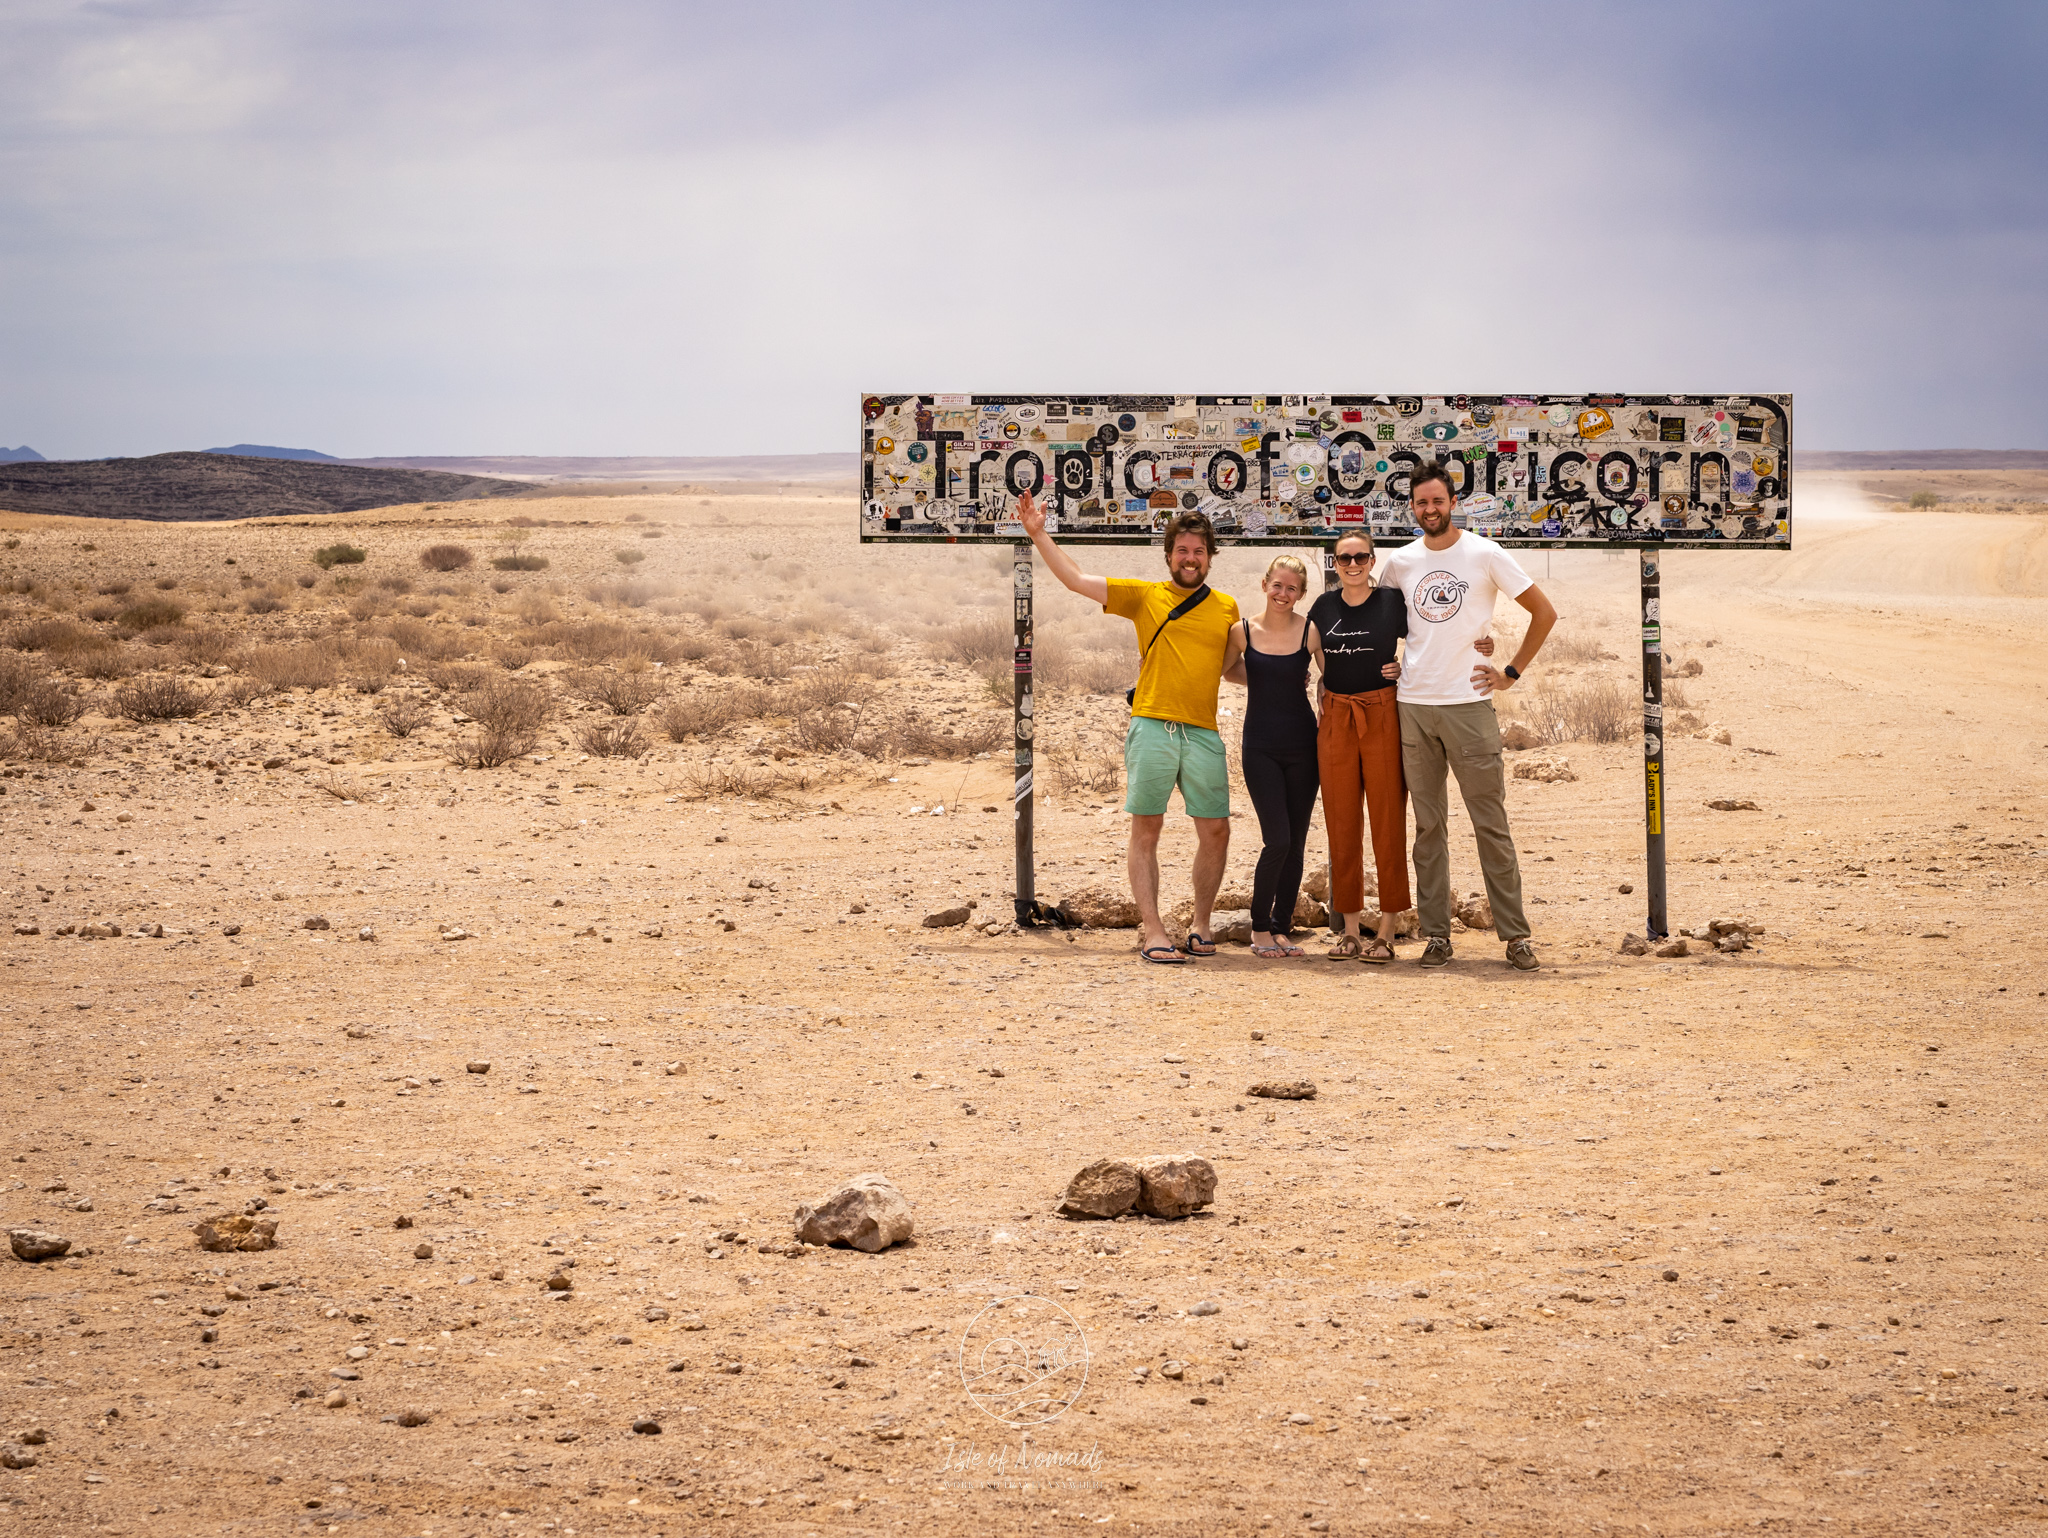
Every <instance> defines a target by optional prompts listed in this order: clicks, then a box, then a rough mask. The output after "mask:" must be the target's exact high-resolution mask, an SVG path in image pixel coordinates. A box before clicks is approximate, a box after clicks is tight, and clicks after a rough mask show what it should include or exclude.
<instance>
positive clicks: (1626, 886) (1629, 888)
mask: <svg viewBox="0 0 2048 1538" xmlns="http://www.w3.org/2000/svg"><path fill="white" fill-rule="evenodd" d="M1614 890H1615V891H1617V892H1619V893H1621V895H1622V896H1623V897H1626V896H1628V895H1629V893H1631V892H1633V891H1634V890H1635V886H1634V884H1633V883H1631V882H1627V881H1624V882H1622V884H1621V885H1620V886H1618V887H1616V888H1615V889H1614Z"/></svg>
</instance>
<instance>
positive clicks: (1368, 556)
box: [1337, 550, 1372, 566]
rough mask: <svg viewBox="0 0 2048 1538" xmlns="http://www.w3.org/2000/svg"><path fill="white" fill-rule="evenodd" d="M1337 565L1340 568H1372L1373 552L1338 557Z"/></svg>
mask: <svg viewBox="0 0 2048 1538" xmlns="http://www.w3.org/2000/svg"><path fill="white" fill-rule="evenodd" d="M1337 564H1338V565H1339V566H1370V565H1371V564H1372V552H1371V551H1370V550H1368V551H1366V553H1365V554H1363V555H1340V556H1338V557H1337Z"/></svg>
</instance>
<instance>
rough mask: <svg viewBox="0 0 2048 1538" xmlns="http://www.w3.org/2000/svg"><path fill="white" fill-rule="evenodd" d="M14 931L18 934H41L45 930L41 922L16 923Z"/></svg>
mask: <svg viewBox="0 0 2048 1538" xmlns="http://www.w3.org/2000/svg"><path fill="white" fill-rule="evenodd" d="M14 932H15V933H16V934H18V935H39V934H41V933H42V932H43V930H42V926H41V925H40V924H16V925H15V926H14Z"/></svg>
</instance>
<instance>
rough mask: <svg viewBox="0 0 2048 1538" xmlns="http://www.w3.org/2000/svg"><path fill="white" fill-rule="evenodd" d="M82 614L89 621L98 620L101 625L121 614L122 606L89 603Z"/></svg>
mask: <svg viewBox="0 0 2048 1538" xmlns="http://www.w3.org/2000/svg"><path fill="white" fill-rule="evenodd" d="M80 612H82V613H83V614H84V615H85V617H86V618H87V619H89V620H96V621H98V622H99V623H100V624H105V623H106V622H107V621H108V620H110V619H112V618H113V617H114V616H115V615H116V614H119V613H120V612H121V606H120V605H119V604H117V603H89V604H87V605H86V606H85V608H84V609H83V610H82V611H80Z"/></svg>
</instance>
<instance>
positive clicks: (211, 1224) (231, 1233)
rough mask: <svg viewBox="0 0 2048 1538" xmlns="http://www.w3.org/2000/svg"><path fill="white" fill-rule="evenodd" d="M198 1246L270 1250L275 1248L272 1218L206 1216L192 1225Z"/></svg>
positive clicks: (206, 1248) (275, 1235) (202, 1247)
mask: <svg viewBox="0 0 2048 1538" xmlns="http://www.w3.org/2000/svg"><path fill="white" fill-rule="evenodd" d="M192 1232H193V1233H194V1234H196V1235H198V1238H199V1247H200V1248H201V1249H202V1250H214V1251H223V1250H237V1251H243V1252H247V1251H251V1250H274V1249H276V1248H277V1219H276V1218H248V1217H227V1218H206V1219H204V1220H203V1221H201V1222H198V1223H194V1224H193V1225H192Z"/></svg>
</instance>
